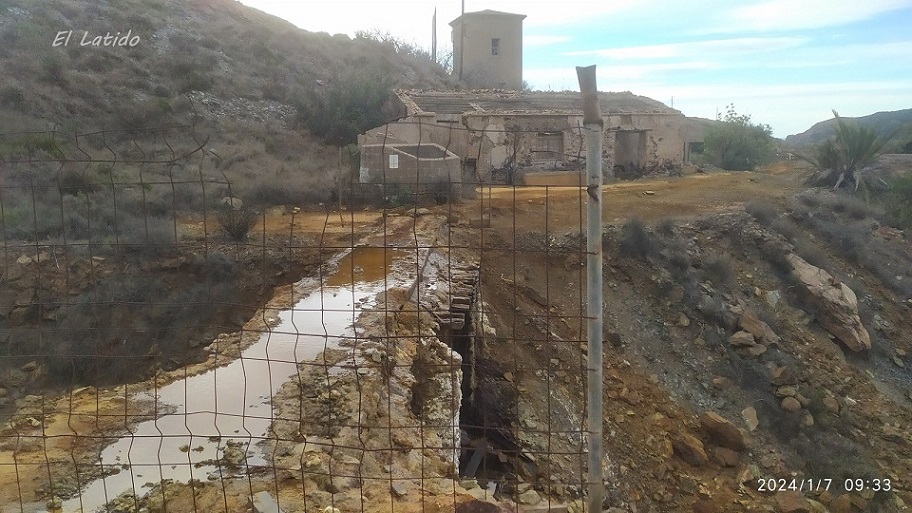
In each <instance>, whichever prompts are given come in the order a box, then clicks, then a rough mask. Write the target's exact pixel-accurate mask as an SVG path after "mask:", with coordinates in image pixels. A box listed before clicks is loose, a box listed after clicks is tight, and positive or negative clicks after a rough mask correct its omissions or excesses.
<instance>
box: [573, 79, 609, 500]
mask: <svg viewBox="0 0 912 513" xmlns="http://www.w3.org/2000/svg"><path fill="white" fill-rule="evenodd" d="M576 75H577V78H578V79H579V85H580V93H582V97H583V125H584V126H585V128H586V150H587V151H586V153H587V156H586V175H587V177H588V181H587V185H586V193H587V196H588V211H587V230H586V294H587V300H588V305H587V311H586V316H587V318H588V333H587V338H588V340H589V358H588V364H587V367H588V384H589V389H588V401H587V404H588V412H587V413H588V420H589V483H588V491H589V508H588V511H589V513H601V511H602V496H603V494H604V486H605V485H604V479H603V476H602V417H603V413H602V411H603V410H602V390H603V384H602V382H603V376H602V374H603V370H602V315H603V313H602V131H603V129H604V122H603V120H602V113H601V109H600V108H599V103H598V87H597V86H596V80H595V66H587V67H579V66H578V67H577V68H576Z"/></svg>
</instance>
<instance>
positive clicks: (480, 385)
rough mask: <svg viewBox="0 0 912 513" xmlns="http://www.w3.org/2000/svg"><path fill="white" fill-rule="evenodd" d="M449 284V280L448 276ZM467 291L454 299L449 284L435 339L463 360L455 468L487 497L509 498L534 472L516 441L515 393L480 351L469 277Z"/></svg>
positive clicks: (482, 335)
mask: <svg viewBox="0 0 912 513" xmlns="http://www.w3.org/2000/svg"><path fill="white" fill-rule="evenodd" d="M451 280H452V278H451ZM472 280H473V281H472V283H471V284H469V287H467V288H465V287H463V288H462V290H463V291H466V290H468V291H470V293H468V294H466V295H464V296H461V297H460V296H459V294H460V292H458V290H459V289H460V285H463V286H464V285H466V284H464V283H463V284H459V283H455V284H454V283H452V282H451V284H450V294H451V296H453V297H452V298H451V305H450V312H449V313H450V315H451V317H450V322H443V323H440V329H439V330H438V331H437V337H438V339H439V340H440V341H442V342H443V343H445V344H446V345H447V346H448V347H450V348H451V349H452V350H453V351H455V352H456V353H458V354H459V355H460V356H461V357H462V364H461V370H462V383H461V392H462V394H461V396H462V400H461V404H460V408H459V427H460V433H461V439H460V451H459V461H458V470H459V476H460V477H462V478H471V479H476V480H477V481H478V483H479V485H480V486H482V487H485V488H487V489H488V490H489V491H491V492H492V493H498V494H512V493H513V492H514V489H515V488H514V487H515V484H516V483H517V481H518V477H519V476H523V477H525V478H529V477H531V476H534V475H536V474H537V472H536V468H535V465H534V463H533V462H532V461H531V460H530V459H528V457H527V456H524V453H523V450H522V448H521V447H520V445H519V442H518V441H517V439H516V435H515V429H516V427H517V425H518V416H517V404H518V398H517V395H516V390H515V388H514V387H513V386H512V384H511V383H509V382H508V381H506V380H505V379H504V378H503V376H504V370H503V369H502V368H501V364H500V363H499V362H497V361H496V360H494V359H493V358H492V357H491V356H490V354H487V353H486V351H485V343H486V340H487V339H489V338H492V335H490V334H489V333H490V331H488V332H487V333H488V334H486V330H485V329H484V326H483V322H484V317H483V316H481V315H478V311H479V310H478V305H477V302H478V297H477V288H476V283H475V280H477V275H473V278H472Z"/></svg>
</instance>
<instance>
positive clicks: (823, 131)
mask: <svg viewBox="0 0 912 513" xmlns="http://www.w3.org/2000/svg"><path fill="white" fill-rule="evenodd" d="M843 119H845V120H849V121H853V122H856V123H858V124H860V125H861V126H871V127H874V129H875V130H877V133H878V134H880V136H881V137H888V136H890V135H893V134H894V133H895V132H896V130H898V129H899V130H902V128H903V127H904V126H907V125H909V124H912V109H904V110H894V111H887V112H877V113H874V114H870V115H868V116H862V117H858V118H848V117H843ZM835 126H836V120H835V119H832V118H831V119H828V120H826V121H821V122H819V123H816V124H814V126H812V127H811V128H809V129H807V130H805V131H804V132H802V133H800V134H793V135H790V136H788V137H786V138H785V142H786V143H788V144H791V145H793V146H795V147H801V146H807V145H811V144H819V143H821V142H823V141H824V140H826V138H827V137H830V136H831V135H833V129H834V128H835Z"/></svg>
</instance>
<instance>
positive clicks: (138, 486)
mask: <svg viewBox="0 0 912 513" xmlns="http://www.w3.org/2000/svg"><path fill="white" fill-rule="evenodd" d="M408 254H409V251H407V250H398V249H390V248H368V247H363V248H355V250H354V251H352V252H350V253H349V254H347V255H346V256H344V257H343V258H341V259H339V261H338V262H337V264H336V265H335V270H334V272H333V274H332V275H330V276H329V277H328V278H326V279H325V280H324V283H323V287H319V286H318V285H316V283H318V282H316V281H315V282H314V286H312V287H311V289H312V292H311V293H310V294H309V295H307V296H305V297H304V298H303V299H301V300H300V301H299V302H298V303H297V304H295V305H294V307H293V308H292V309H291V310H286V311H283V312H282V313H281V314H279V316H278V317H279V320H280V321H279V323H278V324H277V325H276V326H275V327H274V328H272V329H271V330H269V331H267V332H265V333H263V335H262V336H261V337H260V339H259V340H258V341H257V343H255V344H254V345H252V346H251V347H250V348H248V349H246V350H245V351H243V353H242V354H241V356H240V358H238V359H237V360H235V361H234V362H232V363H231V364H229V365H227V366H224V367H219V368H216V369H213V370H211V371H209V372H207V373H205V374H200V375H197V376H192V377H188V378H186V379H183V380H179V381H176V382H174V383H171V384H170V385H167V386H165V387H162V388H161V389H160V390H158V391H157V394H156V395H157V397H158V402H159V404H160V407H159V411H168V412H169V413H167V414H165V415H162V416H161V417H159V418H157V419H155V420H152V421H148V422H144V423H141V424H139V425H138V426H136V427H135V428H134V431H133V433H132V435H129V436H126V437H124V438H121V439H119V440H118V441H117V442H115V443H114V444H112V445H110V446H108V447H106V448H105V449H104V451H102V453H101V455H100V458H99V459H100V461H97V462H94V463H101V464H103V465H105V466H107V465H117V466H121V467H122V470H121V471H120V472H119V473H118V474H115V475H112V476H108V477H106V478H103V479H99V480H97V481H95V482H93V483H91V484H89V485H88V486H87V487H86V488H85V489H84V491H83V493H82V494H81V495H80V496H78V497H75V498H73V499H71V500H69V501H67V502H66V503H64V508H63V509H64V511H66V512H79V511H84V512H86V513H89V512H93V511H95V510H96V509H97V508H99V507H101V506H103V505H104V504H105V503H107V502H109V501H110V500H112V499H114V498H115V497H117V496H118V495H120V494H122V493H124V492H131V493H134V494H136V495H137V496H142V495H144V494H145V493H146V492H147V491H148V489H149V487H151V485H152V484H154V483H158V482H159V481H161V480H164V479H173V480H174V481H180V482H187V481H189V480H191V479H197V480H200V481H206V480H208V479H213V478H218V477H219V476H220V475H226V476H227V474H228V471H227V469H225V468H224V465H221V464H220V463H219V462H218V461H217V460H219V458H222V457H223V456H224V455H225V451H226V448H228V447H229V445H233V446H235V448H232V449H227V450H229V451H234V452H237V451H243V453H244V458H243V459H242V460H241V461H242V467H243V465H244V463H243V462H244V461H246V466H247V468H252V467H257V466H266V465H267V460H266V458H265V457H264V456H263V455H262V454H260V453H259V452H258V451H257V449H256V447H254V444H256V443H257V442H259V441H261V440H263V439H265V438H266V434H267V431H268V429H269V426H270V424H271V422H272V406H271V399H272V397H273V395H274V394H275V393H276V392H277V391H278V389H279V388H280V387H281V386H282V384H283V383H285V382H286V381H288V380H289V378H290V377H291V376H292V375H294V374H295V373H296V369H297V362H305V361H312V360H314V359H316V358H317V356H318V355H319V354H320V353H321V352H323V351H324V350H325V349H328V348H338V347H342V346H345V345H346V340H348V341H351V340H352V339H353V338H354V330H353V328H352V325H353V323H354V322H355V320H356V318H357V317H358V315H359V314H360V313H361V312H362V311H364V310H365V309H368V308H370V307H371V306H373V298H374V297H375V296H376V295H377V294H378V293H379V292H381V291H382V290H384V289H385V288H387V287H390V286H403V285H407V280H404V279H402V278H394V277H393V276H392V275H391V274H388V273H389V271H390V269H391V268H392V267H393V265H394V263H395V262H396V261H397V260H401V259H404V258H405V257H406V256H407V255H408ZM411 254H412V255H414V252H411ZM398 274H399V275H403V274H406V273H404V272H400V273H398ZM348 345H350V344H348ZM244 470H245V469H243V468H242V469H241V471H244ZM222 472H224V474H222Z"/></svg>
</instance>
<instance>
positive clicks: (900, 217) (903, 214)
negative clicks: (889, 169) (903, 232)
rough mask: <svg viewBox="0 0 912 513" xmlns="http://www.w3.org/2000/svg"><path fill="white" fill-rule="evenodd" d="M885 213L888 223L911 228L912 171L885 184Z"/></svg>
mask: <svg viewBox="0 0 912 513" xmlns="http://www.w3.org/2000/svg"><path fill="white" fill-rule="evenodd" d="M887 184H888V189H887V195H886V205H885V206H886V211H887V216H888V218H889V221H890V222H891V223H892V224H894V225H897V226H900V227H904V228H912V171H909V172H906V173H905V174H903V175H900V176H897V177H895V178H893V179H892V180H889V181H888V182H887Z"/></svg>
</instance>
